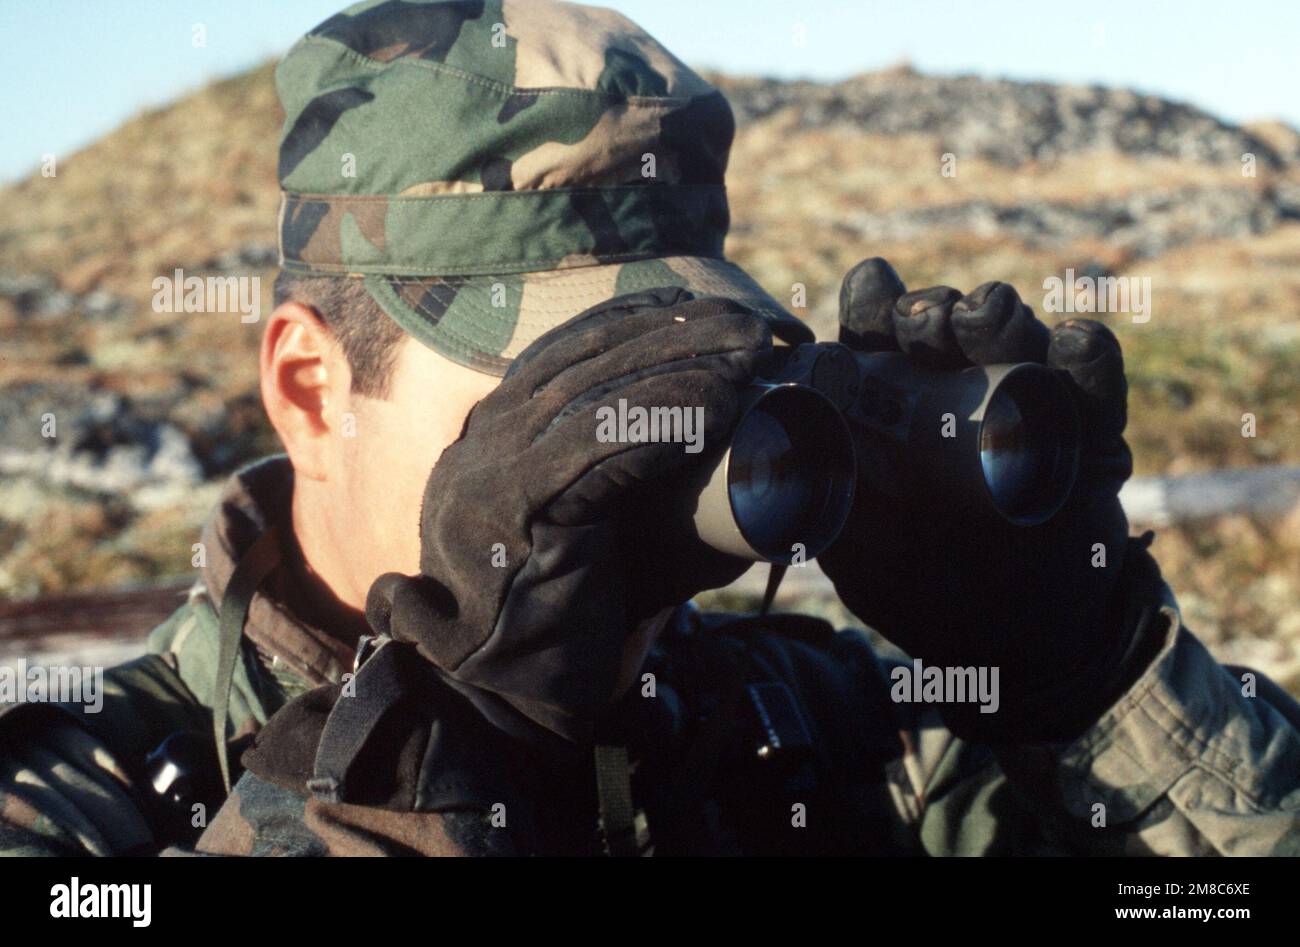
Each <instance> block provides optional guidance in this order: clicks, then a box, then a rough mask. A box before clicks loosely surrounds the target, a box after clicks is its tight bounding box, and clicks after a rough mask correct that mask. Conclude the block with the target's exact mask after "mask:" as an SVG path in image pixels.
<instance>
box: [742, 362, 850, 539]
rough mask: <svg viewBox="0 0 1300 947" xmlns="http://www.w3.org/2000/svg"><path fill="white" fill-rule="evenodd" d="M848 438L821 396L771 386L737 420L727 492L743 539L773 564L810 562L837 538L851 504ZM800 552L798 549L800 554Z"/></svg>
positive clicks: (843, 426)
mask: <svg viewBox="0 0 1300 947" xmlns="http://www.w3.org/2000/svg"><path fill="white" fill-rule="evenodd" d="M854 479H855V460H854V457H853V447H852V439H851V437H850V435H849V432H848V428H847V427H846V425H845V423H844V420H843V419H842V418H841V416H840V414H839V412H838V411H837V410H836V409H835V407H834V406H833V405H832V404H831V403H830V401H828V400H827V399H826V398H825V396H823V395H821V394H819V393H817V392H816V391H814V390H812V389H810V388H805V387H800V386H794V385H783V386H779V387H776V388H772V389H770V390H769V391H767V392H766V393H765V394H763V395H762V396H761V397H760V398H759V399H758V400H757V401H755V402H754V404H753V405H751V406H750V409H749V411H748V412H746V414H745V416H744V417H743V418H742V419H741V422H740V425H739V427H738V428H737V429H736V434H735V438H734V440H733V441H732V445H731V455H730V460H729V463H728V468H727V494H728V497H729V499H730V501H731V512H732V515H733V516H734V517H735V522H736V526H737V527H738V528H739V529H740V532H741V535H742V536H743V537H744V539H745V541H746V542H748V543H749V545H750V546H751V547H752V548H753V549H754V550H755V551H756V552H758V553H759V554H761V555H762V556H763V557H764V558H765V559H767V560H769V561H771V562H782V563H787V564H788V563H789V562H790V561H791V560H792V559H793V558H794V555H795V553H796V551H801V552H802V558H804V559H812V558H814V557H815V556H817V555H818V554H819V553H821V552H822V550H823V549H825V547H826V546H828V545H829V544H830V543H831V542H832V541H833V540H834V539H835V537H836V535H837V534H838V533H839V531H840V528H841V527H842V526H843V525H844V520H845V518H846V517H847V516H848V513H849V507H850V505H851V503H852V501H853V485H854ZM798 547H802V549H801V550H800V549H799V548H798Z"/></svg>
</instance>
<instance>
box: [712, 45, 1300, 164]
mask: <svg viewBox="0 0 1300 947" xmlns="http://www.w3.org/2000/svg"><path fill="white" fill-rule="evenodd" d="M717 82H718V85H719V86H720V87H721V88H722V90H723V92H725V93H726V95H727V98H728V99H729V100H730V101H731V104H732V109H733V111H734V112H735V114H736V121H737V124H738V125H744V124H746V123H748V122H754V121H758V120H760V119H763V118H766V117H767V116H769V115H772V114H773V113H775V112H777V111H779V110H781V109H787V108H788V109H790V110H791V112H792V114H793V115H794V116H795V118H796V123H797V125H798V126H799V127H803V128H818V127H826V126H832V125H835V124H838V123H844V124H850V125H853V126H854V127H856V128H858V129H865V130H867V131H872V132H879V133H882V134H889V135H898V134H906V133H916V132H920V133H928V134H933V135H937V136H938V137H939V138H940V140H941V142H942V143H943V147H944V150H945V151H952V152H953V153H955V154H958V155H962V156H967V157H969V156H972V155H978V156H980V157H983V158H986V159H988V160H990V161H995V162H998V163H1000V164H1006V165H1018V164H1022V163H1024V162H1026V161H1031V160H1050V159H1053V158H1059V157H1061V156H1063V155H1066V154H1071V153H1076V152H1083V151H1091V150H1096V149H1103V150H1113V151H1118V152H1122V153H1124V154H1134V155H1163V156H1165V157H1169V158H1177V159H1181V160H1187V161H1203V162H1214V163H1224V164H1230V165H1231V166H1233V167H1240V165H1241V157H1242V155H1243V154H1246V153H1250V154H1253V155H1255V158H1256V162H1257V164H1258V165H1259V166H1260V167H1262V168H1274V169H1281V168H1284V167H1287V166H1292V165H1295V164H1297V163H1300V144H1297V138H1296V136H1295V132H1294V131H1292V130H1290V129H1286V128H1285V126H1283V128H1282V130H1279V129H1276V128H1272V127H1264V126H1260V127H1256V128H1254V129H1253V130H1252V129H1251V128H1239V127H1237V126H1235V125H1231V124H1228V123H1226V122H1221V121H1219V120H1218V119H1216V118H1215V117H1214V116H1212V115H1210V114H1208V113H1206V112H1203V111H1201V110H1200V109H1198V108H1195V107H1193V106H1190V105H1184V104H1182V103H1179V102H1170V101H1167V100H1165V99H1160V98H1157V97H1155V96H1144V95H1138V94H1137V93H1135V92H1132V91H1130V90H1128V89H1108V88H1104V87H1101V86H1071V85H1060V86H1058V85H1051V84H1049V83H1044V82H1014V81H1011V80H1007V79H982V78H977V77H973V76H925V75H921V74H919V73H916V72H913V71H911V70H898V69H892V70H886V71H882V72H876V73H868V74H866V75H861V76H855V77H853V78H851V79H846V80H844V81H842V82H837V83H831V84H821V83H815V82H782V81H779V80H776V79H728V78H725V77H719V78H718V79H717ZM1288 133H1289V134H1288Z"/></svg>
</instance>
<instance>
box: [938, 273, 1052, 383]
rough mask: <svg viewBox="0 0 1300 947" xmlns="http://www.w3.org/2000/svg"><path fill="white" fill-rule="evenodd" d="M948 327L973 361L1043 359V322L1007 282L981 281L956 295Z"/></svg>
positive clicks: (1046, 335)
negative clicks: (970, 290) (961, 295)
mask: <svg viewBox="0 0 1300 947" xmlns="http://www.w3.org/2000/svg"><path fill="white" fill-rule="evenodd" d="M952 331H953V335H954V336H955V337H956V339H957V344H958V345H959V346H961V350H962V352H963V353H964V354H965V356H966V358H967V359H969V360H970V361H971V362H972V363H973V364H975V365H997V364H999V363H1005V362H1043V361H1046V359H1047V344H1048V335H1049V333H1048V331H1047V326H1045V325H1043V323H1042V322H1040V321H1039V320H1038V318H1037V317H1036V316H1035V315H1034V310H1032V309H1030V308H1029V307H1028V306H1026V305H1025V304H1024V303H1023V302H1022V301H1021V299H1020V296H1019V294H1018V293H1016V290H1015V287H1014V286H1012V285H1011V284H1010V283H998V282H992V283H985V284H984V285H982V286H980V287H979V288H978V289H976V290H975V291H974V292H972V293H968V294H967V295H965V296H963V297H962V298H961V299H959V300H958V301H957V304H956V305H955V306H953V307H952Z"/></svg>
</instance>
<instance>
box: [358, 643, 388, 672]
mask: <svg viewBox="0 0 1300 947" xmlns="http://www.w3.org/2000/svg"><path fill="white" fill-rule="evenodd" d="M392 640H393V639H392V638H390V637H388V635H362V636H361V637H360V638H358V639H357V653H356V657H354V658H353V659H352V673H353V674H355V673H357V671H359V670H361V665H363V664H365V663H366V662H367V661H369V660H370V659H371V658H373V657H374V656H375V652H376V651H378V650H379V649H380V648H382V647H383V646H384V645H386V644H388V642H390V641H392Z"/></svg>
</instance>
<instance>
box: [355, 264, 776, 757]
mask: <svg viewBox="0 0 1300 947" xmlns="http://www.w3.org/2000/svg"><path fill="white" fill-rule="evenodd" d="M770 352H771V332H770V330H769V329H768V327H767V325H766V324H765V323H764V322H763V321H762V320H761V319H760V318H759V317H757V316H755V315H753V314H752V313H750V312H749V311H748V310H747V309H745V308H744V307H743V306H741V305H740V304H738V303H734V302H731V301H729V300H724V299H716V298H709V299H696V298H694V296H693V295H692V294H691V293H689V292H687V291H685V290H681V289H676V288H668V289H656V290H651V291H648V292H642V293H635V294H631V295H627V296H622V297H619V298H617V299H613V300H610V301H609V302H606V303H603V304H601V305H599V306H596V307H594V308H592V309H589V310H587V311H586V312H585V313H582V314H580V315H578V316H576V317H575V318H574V319H572V320H570V321H569V322H568V323H566V324H565V325H563V326H561V327H559V328H557V329H555V330H552V331H551V332H549V333H547V334H546V335H544V336H543V337H542V338H540V339H539V340H538V341H537V342H536V343H534V344H533V345H532V346H530V347H529V348H528V349H527V350H525V351H524V352H523V353H522V354H521V355H520V356H519V357H518V358H517V359H516V360H515V362H514V364H513V365H512V366H511V369H510V371H509V372H508V373H507V375H506V377H505V379H504V380H503V381H502V383H501V385H500V386H499V387H498V388H497V389H496V390H494V391H493V392H492V393H491V394H490V395H488V396H487V397H486V398H484V399H483V400H482V401H481V402H479V404H478V405H476V406H475V408H474V409H473V411H472V412H471V413H470V415H469V418H468V420H467V421H466V425H465V430H464V433H463V434H462V436H461V438H460V440H458V441H457V442H456V443H455V444H453V445H452V446H450V447H449V448H447V450H446V451H445V452H444V453H443V455H442V457H441V458H440V459H439V461H438V463H437V464H436V466H435V467H434V469H433V472H432V474H431V475H430V477H429V481H428V484H427V486H426V489H425V494H424V507H423V510H422V512H421V518H420V530H421V533H420V535H421V545H422V550H421V559H420V572H421V574H420V575H418V576H412V577H407V576H401V575H397V574H395V573H389V574H388V575H385V576H382V577H380V579H378V580H377V581H376V582H375V584H374V586H373V587H372V588H371V590H370V596H369V600H368V602H367V617H368V619H369V620H370V623H371V624H372V626H374V628H375V629H376V630H377V631H379V632H380V633H382V634H388V635H391V636H392V637H393V638H395V639H397V640H400V641H406V642H410V643H413V644H415V645H416V646H417V648H418V650H419V652H420V653H421V654H422V655H423V656H424V657H425V658H426V659H428V660H429V661H431V662H432V663H433V664H434V665H436V666H437V667H438V668H440V669H441V671H442V672H443V674H444V675H445V676H446V678H448V679H449V680H450V681H452V682H454V683H455V684H457V685H460V688H461V689H462V691H463V692H468V693H469V696H471V697H473V698H474V699H475V701H476V703H478V704H479V706H480V709H481V710H484V712H485V713H486V714H487V715H488V716H489V717H490V718H493V719H494V722H496V723H497V724H498V725H499V726H502V727H503V728H505V729H507V730H511V731H513V732H515V733H516V734H518V733H519V727H518V726H517V725H516V724H517V723H518V721H517V720H513V719H511V718H512V715H513V714H522V715H523V716H524V717H526V718H528V720H530V721H532V722H534V723H536V724H540V725H542V726H543V727H545V728H546V729H547V730H549V731H551V732H552V733H554V734H559V735H560V736H562V737H564V738H566V739H568V740H571V741H580V740H583V739H585V738H587V737H588V736H590V732H591V726H592V721H593V720H594V719H595V718H597V717H598V716H599V714H600V712H601V710H602V709H603V708H605V707H606V706H607V705H608V704H609V702H610V701H611V699H612V698H613V697H614V690H615V684H616V681H617V679H618V674H619V670H620V665H621V663H622V661H623V649H624V644H625V641H626V639H627V638H628V636H629V634H630V633H632V632H634V631H635V630H637V629H641V628H643V627H644V626H645V623H647V622H651V621H655V620H658V619H660V618H666V617H667V616H666V615H665V614H664V613H665V611H666V610H667V609H670V608H672V607H674V606H677V605H679V604H680V603H681V602H683V601H685V600H686V599H688V598H690V597H691V596H692V595H694V594H696V593H697V592H700V591H703V590H704V589H706V588H710V587H713V586H716V585H725V584H726V583H728V582H730V581H731V580H732V579H734V578H735V577H736V576H737V575H739V574H740V573H741V572H743V571H744V569H745V567H746V565H748V564H747V563H744V562H741V561H739V560H736V559H733V558H730V557H724V556H721V555H719V554H717V553H713V552H711V551H706V550H705V549H704V547H703V546H702V545H699V544H698V541H697V542H696V547H695V548H692V547H690V546H689V535H690V531H689V530H688V529H687V528H686V525H685V524H686V523H688V522H689V509H686V508H684V509H683V511H682V512H681V514H680V517H681V520H680V521H678V520H677V519H676V517H677V515H678V514H674V513H673V511H672V504H671V503H670V502H669V498H670V497H671V495H672V494H673V492H674V490H675V489H677V486H678V481H679V479H680V478H682V477H685V476H688V475H691V474H693V473H696V472H698V471H699V470H700V468H701V467H702V466H703V465H706V464H708V463H710V462H715V461H716V460H717V458H718V456H719V455H720V453H721V451H722V450H723V449H724V448H725V444H726V439H727V435H728V433H729V432H730V429H731V427H732V426H733V425H734V423H735V419H736V415H737V412H738V401H737V392H738V388H739V387H740V386H741V385H744V384H746V383H747V382H748V381H749V380H750V379H751V378H752V376H753V374H754V369H755V366H756V365H757V364H758V363H759V361H760V360H761V359H762V358H764V357H766V356H767V355H769V354H770ZM620 399H625V400H626V402H627V405H628V406H629V408H633V407H635V406H644V407H646V408H673V407H680V408H682V409H683V410H685V411H689V410H693V409H695V408H702V409H703V430H702V435H703V444H704V448H705V449H704V450H703V451H702V452H699V453H690V452H688V451H687V450H686V449H685V445H684V444H682V443H673V442H661V443H653V442H651V443H617V442H611V443H603V442H602V441H601V440H600V439H598V437H597V426H598V424H597V422H598V418H597V409H598V408H599V407H601V406H613V407H617V405H618V402H619V400H620ZM496 544H500V545H499V546H498V545H496ZM502 557H504V560H503V558H502ZM485 701H486V706H485ZM525 729H527V727H525ZM525 735H527V734H525Z"/></svg>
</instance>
